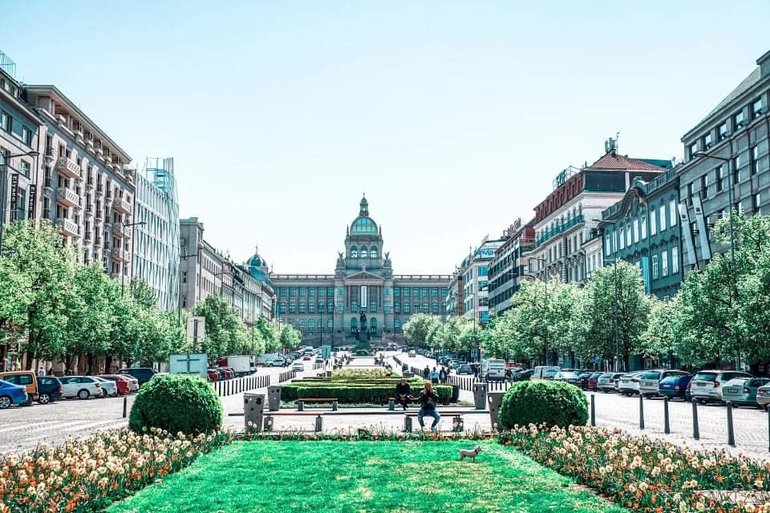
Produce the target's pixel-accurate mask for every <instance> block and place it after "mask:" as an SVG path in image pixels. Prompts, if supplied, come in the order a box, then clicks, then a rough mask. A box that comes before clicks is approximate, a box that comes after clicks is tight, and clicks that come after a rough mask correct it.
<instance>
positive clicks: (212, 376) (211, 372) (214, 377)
mask: <svg viewBox="0 0 770 513" xmlns="http://www.w3.org/2000/svg"><path fill="white" fill-rule="evenodd" d="M206 374H208V376H209V381H220V378H219V372H217V370H216V369H206Z"/></svg>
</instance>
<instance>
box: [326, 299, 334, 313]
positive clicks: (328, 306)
mask: <svg viewBox="0 0 770 513" xmlns="http://www.w3.org/2000/svg"><path fill="white" fill-rule="evenodd" d="M326 312H327V313H334V302H333V301H329V302H328V303H326Z"/></svg>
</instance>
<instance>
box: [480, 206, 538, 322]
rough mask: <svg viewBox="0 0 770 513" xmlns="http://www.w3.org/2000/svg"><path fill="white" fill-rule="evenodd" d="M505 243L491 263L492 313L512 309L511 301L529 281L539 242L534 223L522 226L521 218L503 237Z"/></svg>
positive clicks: (498, 249)
mask: <svg viewBox="0 0 770 513" xmlns="http://www.w3.org/2000/svg"><path fill="white" fill-rule="evenodd" d="M503 239H505V242H504V243H503V244H502V245H501V246H500V247H499V248H497V250H496V251H495V257H494V259H492V262H490V264H489V312H490V315H501V314H502V313H504V312H505V311H506V310H508V309H510V308H511V306H512V305H511V298H512V297H513V295H514V294H515V293H516V292H517V291H518V290H519V287H520V286H521V282H522V281H523V280H524V279H526V277H527V272H528V269H529V258H528V254H529V252H530V250H531V249H532V246H533V244H534V243H535V228H534V220H532V221H529V222H528V223H526V224H522V222H521V219H517V220H516V222H515V223H513V224H512V225H511V226H510V227H509V228H508V229H507V230H506V231H505V233H504V234H503Z"/></svg>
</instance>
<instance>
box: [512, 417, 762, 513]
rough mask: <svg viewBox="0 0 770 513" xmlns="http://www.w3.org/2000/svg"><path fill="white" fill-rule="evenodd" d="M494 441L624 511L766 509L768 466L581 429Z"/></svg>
mask: <svg viewBox="0 0 770 513" xmlns="http://www.w3.org/2000/svg"><path fill="white" fill-rule="evenodd" d="M499 441H500V443H502V444H503V445H512V446H513V447H516V448H517V449H519V450H520V451H522V452H524V453H525V454H527V455H528V456H530V457H531V458H533V459H534V460H535V461H537V462H539V463H541V464H544V465H547V466H549V467H551V468H553V469H554V470H556V471H558V472H559V473H561V474H564V475H567V476H572V477H574V478H575V479H576V480H577V481H578V482H580V483H582V484H585V485H587V486H589V487H591V488H593V489H595V490H597V491H599V492H601V493H603V494H604V495H606V496H607V497H609V498H611V499H612V500H614V501H616V502H617V503H619V504H620V505H622V506H624V507H626V508H628V509H629V510H632V511H639V512H650V513H665V512H671V511H681V512H686V511H705V512H714V513H732V512H736V513H737V512H755V511H770V502H768V503H764V504H761V503H758V502H764V501H766V500H767V497H770V495H768V493H766V492H768V491H770V482H769V480H768V477H769V476H770V462H768V463H764V462H760V461H757V460H753V459H751V458H748V457H735V456H731V455H730V454H729V453H727V452H726V451H696V450H693V449H689V448H686V447H681V446H678V445H674V444H672V443H670V442H663V441H659V440H652V439H650V438H648V437H645V436H632V435H629V434H627V433H623V432H621V431H619V430H613V431H611V430H608V429H599V428H589V427H576V426H572V427H570V428H568V429H562V428H558V427H554V428H545V427H542V426H541V427H538V426H535V425H530V426H528V427H519V426H517V427H515V428H514V429H513V430H512V431H510V432H504V433H501V434H500V436H499ZM736 490H739V491H745V492H748V493H745V494H735V493H734V491H736ZM731 491H732V492H731ZM736 497H738V498H736ZM741 497H742V498H741Z"/></svg>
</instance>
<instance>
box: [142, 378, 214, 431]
mask: <svg viewBox="0 0 770 513" xmlns="http://www.w3.org/2000/svg"><path fill="white" fill-rule="evenodd" d="M222 411H223V409H222V401H220V399H219V396H218V395H217V394H216V392H214V389H213V388H212V387H211V385H209V384H208V383H206V382H205V381H203V380H202V379H200V378H198V377H195V376H181V375H175V374H169V375H165V376H156V377H154V378H152V379H151V380H150V381H148V382H147V383H145V384H144V385H142V388H140V389H139V393H138V394H137V395H136V400H135V401H134V405H133V406H132V407H131V416H130V418H129V421H128V427H129V428H131V429H132V430H133V431H135V432H137V433H142V432H144V431H145V430H149V429H150V428H159V429H165V430H166V431H168V432H169V433H171V434H173V435H176V434H177V433H179V432H182V433H185V434H198V433H209V432H211V431H216V430H218V429H219V428H220V427H221V426H222Z"/></svg>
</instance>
